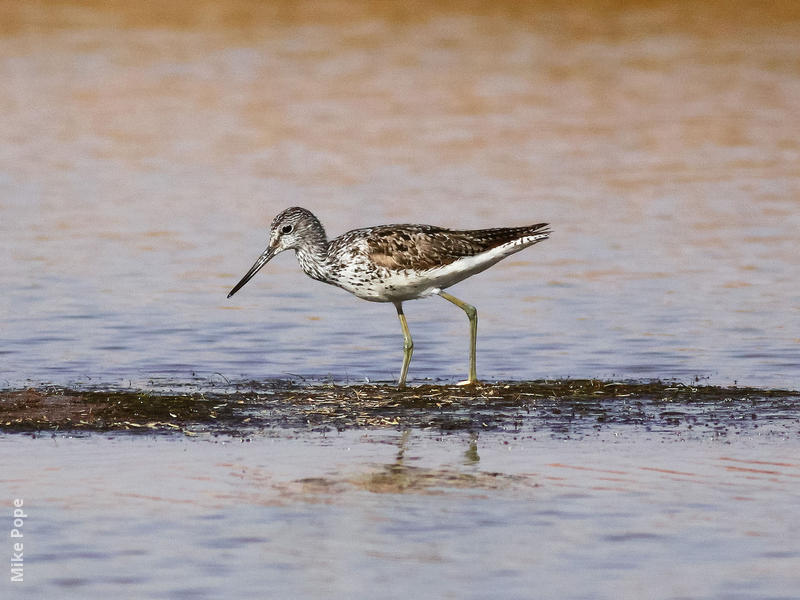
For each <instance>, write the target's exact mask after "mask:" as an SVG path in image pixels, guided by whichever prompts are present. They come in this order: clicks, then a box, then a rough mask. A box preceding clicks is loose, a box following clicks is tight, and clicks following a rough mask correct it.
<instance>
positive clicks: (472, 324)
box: [436, 290, 478, 385]
mask: <svg viewBox="0 0 800 600" xmlns="http://www.w3.org/2000/svg"><path fill="white" fill-rule="evenodd" d="M436 293H437V294H439V295H440V296H441V297H442V298H444V299H445V300H449V301H450V302H452V303H453V304H455V305H456V306H458V307H459V308H460V309H461V310H463V311H464V312H465V313H467V318H469V379H467V380H466V381H460V382H459V383H458V384H459V385H474V384H476V383H478V374H477V372H476V370H475V342H476V339H477V337H478V311H477V309H476V308H475V307H474V306H472V305H471V304H467V303H466V302H464V301H462V300H459V299H458V298H456V297H455V296H451V295H450V294H448V293H447V292H443V291H442V290H439V291H438V292H436Z"/></svg>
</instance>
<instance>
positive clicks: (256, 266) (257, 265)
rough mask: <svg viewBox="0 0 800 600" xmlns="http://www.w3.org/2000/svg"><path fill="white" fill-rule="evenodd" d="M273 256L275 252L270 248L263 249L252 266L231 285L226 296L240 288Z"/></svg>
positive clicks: (231, 294)
mask: <svg viewBox="0 0 800 600" xmlns="http://www.w3.org/2000/svg"><path fill="white" fill-rule="evenodd" d="M273 256H275V252H274V251H273V250H272V248H267V249H266V250H264V253H263V254H262V255H261V256H259V257H258V260H257V261H256V262H255V263H254V264H253V266H252V267H250V270H249V271H248V272H247V273H245V275H244V277H242V280H241V281H240V282H239V283H237V284H236V285H235V286H233V289H232V290H231V291H230V293H229V294H228V298H230V297H231V296H233V295H234V294H235V293H236V292H238V291H239V290H240V289H242V286H243V285H244V284H245V283H247V282H248V281H250V280H251V279H252V278H253V276H254V275H255V274H256V273H258V272H259V271H260V270H261V267H263V266H264V265H265V264H267V263H268V262H269V261H270V259H271V258H272V257H273Z"/></svg>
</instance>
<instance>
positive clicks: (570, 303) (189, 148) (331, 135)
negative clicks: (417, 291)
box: [0, 2, 800, 388]
mask: <svg viewBox="0 0 800 600" xmlns="http://www.w3.org/2000/svg"><path fill="white" fill-rule="evenodd" d="M2 13H3V15H2V16H3V18H2V19H0V20H2V22H3V23H4V25H3V28H2V35H0V77H2V80H3V81H4V85H3V86H2V89H0V109H2V112H3V119H2V120H0V135H2V138H3V140H4V144H3V147H2V149H0V211H2V212H0V216H1V218H0V248H2V253H3V256H4V258H3V260H2V262H1V263H0V285H2V288H3V290H4V293H3V297H2V299H1V300H0V309H1V310H2V314H3V320H2V324H1V325H0V326H1V327H2V347H0V352H2V361H0V380H2V382H3V383H4V385H6V386H19V385H25V384H27V383H43V382H51V383H57V384H72V383H76V382H77V383H80V382H86V381H88V380H91V381H93V382H97V381H100V382H106V383H119V382H121V381H132V382H135V383H137V384H146V382H147V380H148V379H149V378H150V377H156V376H163V377H170V378H172V379H174V380H178V381H180V380H185V379H186V378H189V377H191V376H192V374H193V373H194V374H197V373H199V374H200V375H202V376H206V377H211V376H212V375H213V374H214V373H220V374H222V375H223V376H225V377H228V378H239V377H249V378H258V379H264V378H270V377H285V376H287V373H294V374H299V375H302V376H305V377H309V376H310V377H320V376H322V377H326V376H330V377H333V378H334V379H336V380H339V381H347V380H350V381H361V380H364V379H365V378H368V379H373V380H375V379H378V380H391V379H392V378H394V377H396V376H397V372H398V370H399V366H400V356H401V348H402V337H401V335H400V332H399V325H398V323H397V319H396V316H395V314H394V309H393V308H392V307H391V306H389V305H381V304H369V303H366V302H363V301H358V300H356V299H354V298H352V297H349V296H348V295H347V294H346V293H344V292H342V291H341V290H338V289H335V288H332V287H328V286H324V285H320V284H318V283H316V282H313V281H311V280H308V279H307V278H306V277H305V276H304V275H303V274H302V273H300V272H299V270H298V268H297V266H296V264H295V262H294V259H293V258H292V257H291V256H290V255H285V256H281V257H279V258H278V259H276V260H275V261H274V262H273V263H272V264H270V265H269V266H268V268H267V269H266V270H265V271H263V272H262V273H261V274H259V276H258V277H257V279H256V280H254V281H253V282H251V283H250V284H248V286H247V287H246V288H245V289H244V290H242V292H240V293H239V294H238V295H237V296H235V297H234V298H233V299H231V300H226V299H225V295H226V293H227V292H228V291H229V290H230V288H231V287H232V286H233V284H234V283H235V282H236V281H238V279H239V277H240V276H241V275H242V274H243V273H244V271H245V270H246V269H247V268H248V267H249V266H250V264H251V263H252V261H253V259H254V258H255V257H256V256H257V255H258V254H259V253H260V251H261V250H262V249H263V246H264V245H265V243H266V229H265V228H266V226H267V225H268V223H269V221H270V220H271V218H272V217H273V216H274V215H275V214H276V213H277V212H279V211H280V210H282V209H283V208H285V207H287V206H290V205H302V206H305V207H307V208H309V209H311V210H313V211H314V212H316V213H317V214H318V215H319V217H320V219H321V220H322V221H323V223H324V224H325V225H326V226H327V228H328V231H329V233H330V234H331V235H337V234H339V233H342V232H344V231H346V230H347V229H351V228H355V227H361V226H367V225H372V224H377V223H386V222H427V223H432V224H439V225H444V226H449V227H454V228H471V227H484V226H502V225H520V224H528V223H532V222H539V221H549V222H551V223H552V226H553V230H554V234H553V236H552V239H551V240H549V241H547V242H546V243H544V244H541V245H538V246H537V247H535V248H532V249H530V250H527V251H525V252H523V253H521V254H519V255H515V256H514V257H513V258H511V259H509V260H506V261H504V262H503V263H500V264H498V265H496V266H495V267H493V268H492V269H491V270H490V271H488V272H486V273H484V274H481V275H479V276H477V277H475V278H473V279H471V280H469V281H466V282H464V283H462V284H459V285H458V286H456V287H455V288H453V290H452V291H453V293H454V294H456V295H457V296H459V297H462V298H464V299H466V300H467V301H469V302H471V303H473V304H475V305H476V306H477V307H478V309H479V311H480V319H481V320H480V335H479V350H478V352H479V374H480V375H481V376H483V377H485V378H490V379H492V378H495V379H497V378H499V379H503V378H511V379H521V380H525V379H537V378H544V377H564V376H571V377H602V378H608V377H613V376H615V377H633V378H649V377H658V378H677V379H679V380H682V381H684V382H688V381H691V380H692V378H694V377H699V378H701V379H703V380H705V381H708V382H711V383H719V384H724V385H729V384H732V383H734V382H739V383H743V384H747V385H758V386H765V387H776V386H777V387H789V388H796V387H797V381H798V379H797V365H798V364H800V350H799V349H800V341H799V340H800V338H798V335H799V334H798V331H800V287H798V286H797V280H798V278H800V270H799V269H800V267H798V260H797V248H798V246H797V231H798V230H800V221H798V219H800V217H798V215H800V211H798V210H797V207H798V205H797V201H798V200H797V199H798V197H799V196H798V192H799V191H800V178H799V176H798V171H797V164H798V160H800V146H799V145H798V140H797V136H796V134H795V132H796V131H800V122H798V119H800V117H798V115H800V110H798V109H800V104H799V102H800V79H798V77H797V73H798V67H797V65H798V61H800V44H798V43H797V41H798V39H800V24H799V21H798V15H797V10H796V6H795V4H794V3H781V2H778V3H770V6H768V7H760V8H758V9H756V8H754V7H750V6H749V5H741V6H740V5H738V4H737V5H736V6H735V7H729V6H728V4H727V3H714V2H712V3H704V4H703V6H701V7H697V6H694V5H692V4H690V3H685V4H682V3H678V4H677V5H676V4H674V3H668V4H660V3H643V4H640V5H636V4H633V5H627V4H626V5H607V4H605V3H585V4H582V5H580V6H579V7H576V8H565V7H562V6H561V5H560V4H559V3H548V2H541V3H531V4H529V5H528V7H527V8H524V9H520V8H517V7H516V4H504V3H500V4H499V5H497V6H496V7H495V8H488V7H487V8H477V7H475V6H472V5H470V4H465V5H461V4H460V3H452V4H447V5H442V6H440V7H438V8H437V7H432V6H427V5H425V6H413V7H409V8H403V7H400V6H395V7H394V8H390V7H389V5H380V6H373V5H372V4H369V3H365V4H360V3H355V4H353V3H342V4H339V3H336V2H331V3H327V4H325V5H324V6H315V7H314V8H313V9H311V8H309V7H308V6H305V5H299V6H298V5H296V4H295V3H286V4H284V3H275V4H270V5H269V6H258V5H252V4H250V3H239V2H233V3H226V4H225V5H223V6H218V5H217V4H216V3H205V2H201V3H199V4H198V3H184V2H171V3H168V4H167V5H165V6H164V7H153V6H148V8H147V9H141V10H140V9H139V8H136V7H127V6H126V5H124V4H115V3H112V4H107V3H97V4H93V3H84V4H81V5H80V6H78V5H70V4H57V5H54V6H49V5H46V7H45V5H41V4H36V3H24V4H19V5H18V4H16V3H6V4H4V5H3V7H2ZM406 311H407V314H408V318H409V322H410V326H411V328H412V333H413V334H414V336H415V341H416V351H415V357H414V361H413V363H412V365H411V377H413V378H417V379H423V378H434V379H437V378H443V379H445V380H448V381H453V380H458V379H461V378H463V376H464V373H465V370H466V344H467V325H466V320H465V319H464V315H463V314H462V313H461V312H460V311H458V310H457V309H455V308H454V307H452V306H451V305H449V304H448V303H445V302H441V300H440V299H438V298H433V299H429V300H424V301H419V302H413V303H409V305H408V306H407V307H406Z"/></svg>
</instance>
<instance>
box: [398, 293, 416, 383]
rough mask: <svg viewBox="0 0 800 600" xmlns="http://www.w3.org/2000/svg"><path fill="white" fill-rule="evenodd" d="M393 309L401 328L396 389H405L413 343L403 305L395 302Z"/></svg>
mask: <svg viewBox="0 0 800 600" xmlns="http://www.w3.org/2000/svg"><path fill="white" fill-rule="evenodd" d="M394 307H395V308H396V309H397V316H398V317H399V318H400V327H402V328H403V367H402V368H401V369H400V381H399V382H398V384H397V387H399V388H404V387H406V375H407V374H408V363H410V362H411V354H412V353H413V352H414V342H413V340H412V339H411V332H410V331H409V330H408V323H406V315H405V314H404V313H403V303H402V302H395V303H394Z"/></svg>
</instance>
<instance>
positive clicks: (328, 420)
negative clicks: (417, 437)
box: [0, 380, 800, 437]
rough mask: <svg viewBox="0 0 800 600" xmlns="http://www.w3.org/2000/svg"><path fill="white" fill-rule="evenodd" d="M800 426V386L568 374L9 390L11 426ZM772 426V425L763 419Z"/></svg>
mask: <svg viewBox="0 0 800 600" xmlns="http://www.w3.org/2000/svg"><path fill="white" fill-rule="evenodd" d="M614 427H618V428H623V429H624V428H635V429H636V430H644V431H674V432H676V433H680V434H686V435H698V436H707V435H714V436H728V435H741V434H743V433H746V434H759V433H761V432H763V433H766V432H767V431H770V432H772V433H780V434H783V435H800V392H797V391H788V390H763V389H755V388H746V387H715V386H703V385H696V386H692V385H684V384H677V383H669V382H661V381H653V382H615V381H599V380H558V381H531V382H499V383H484V384H480V385H477V386H474V387H459V386H453V385H419V386H415V387H411V388H407V389H404V390H398V389H397V388H396V387H395V386H394V385H391V384H353V385H333V384H327V383H313V384H308V383H297V382H294V381H288V380H270V381H266V382H254V381H251V382H241V383H232V384H229V385H226V386H225V387H209V389H203V387H202V386H199V385H191V386H190V385H184V386H175V387H173V388H171V389H165V388H164V387H163V386H162V387H159V389H158V390H157V391H148V390H143V389H138V390H131V389H107V390H102V389H80V388H77V389H69V388H60V387H38V388H28V389H17V390H3V391H0V430H2V431H3V432H6V433H10V432H18V433H31V434H45V433H52V432H63V433H79V432H111V431H127V432H131V433H150V434H153V433H158V434H178V435H189V436H194V435H201V434H211V435H232V436H245V437H246V436H250V435H255V434H258V433H268V432H269V431H273V430H298V431H320V432H329V431H337V430H338V431H341V430H344V429H353V428H356V429H357V428H395V429H409V428H410V429H427V430H431V429H432V430H440V431H442V432H455V431H473V432H479V431H498V432H509V433H514V434H531V433H537V432H539V433H551V434H555V435H564V436H570V435H584V434H591V433H592V432H597V431H602V430H604V429H610V428H614ZM759 430H760V431H759Z"/></svg>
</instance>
